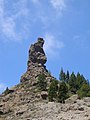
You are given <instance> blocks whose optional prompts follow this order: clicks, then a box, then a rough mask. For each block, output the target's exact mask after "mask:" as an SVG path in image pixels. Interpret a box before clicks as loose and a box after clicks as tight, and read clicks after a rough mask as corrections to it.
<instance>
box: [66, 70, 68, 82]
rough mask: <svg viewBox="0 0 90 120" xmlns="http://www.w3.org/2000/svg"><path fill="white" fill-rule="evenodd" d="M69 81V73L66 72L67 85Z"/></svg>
mask: <svg viewBox="0 0 90 120" xmlns="http://www.w3.org/2000/svg"><path fill="white" fill-rule="evenodd" d="M68 81H69V71H68V70H67V74H66V82H67V83H68Z"/></svg>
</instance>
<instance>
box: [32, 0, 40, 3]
mask: <svg viewBox="0 0 90 120" xmlns="http://www.w3.org/2000/svg"><path fill="white" fill-rule="evenodd" d="M32 2H33V3H34V4H38V3H40V0H32Z"/></svg>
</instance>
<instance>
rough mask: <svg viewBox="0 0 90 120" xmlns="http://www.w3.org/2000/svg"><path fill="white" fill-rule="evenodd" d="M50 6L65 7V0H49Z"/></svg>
mask: <svg viewBox="0 0 90 120" xmlns="http://www.w3.org/2000/svg"><path fill="white" fill-rule="evenodd" d="M50 2H51V4H52V6H53V7H54V8H55V9H56V10H61V11H62V10H64V9H65V8H66V4H65V0H50Z"/></svg>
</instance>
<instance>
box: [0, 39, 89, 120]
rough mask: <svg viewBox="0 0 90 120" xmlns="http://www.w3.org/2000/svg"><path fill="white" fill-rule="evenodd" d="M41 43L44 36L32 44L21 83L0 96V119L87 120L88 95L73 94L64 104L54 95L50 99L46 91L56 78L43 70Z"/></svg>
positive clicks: (44, 67)
mask: <svg viewBox="0 0 90 120" xmlns="http://www.w3.org/2000/svg"><path fill="white" fill-rule="evenodd" d="M43 44H44V40H43V38H38V40H37V42H36V43H34V44H32V45H31V47H30V49H29V57H28V62H27V71H26V72H25V74H23V75H22V76H21V79H20V83H19V84H18V85H16V86H14V87H12V88H10V89H8V88H7V89H6V90H5V91H4V92H3V93H2V94H1V95H0V120H90V97H86V98H85V97H84V98H83V99H80V98H79V97H78V95H77V94H75V95H72V96H70V97H69V98H67V99H65V103H64V104H62V103H59V102H57V100H56V99H55V98H54V99H53V101H52V102H50V101H49V99H48V90H49V87H50V85H51V83H52V81H53V79H54V80H56V79H55V78H54V77H53V76H52V75H51V74H50V73H49V72H48V70H47V69H46V66H45V63H46V61H47V57H46V55H45V52H44V50H43ZM41 75H44V76H41ZM39 78H40V79H39ZM41 78H43V79H45V81H44V82H43V81H42V79H41Z"/></svg>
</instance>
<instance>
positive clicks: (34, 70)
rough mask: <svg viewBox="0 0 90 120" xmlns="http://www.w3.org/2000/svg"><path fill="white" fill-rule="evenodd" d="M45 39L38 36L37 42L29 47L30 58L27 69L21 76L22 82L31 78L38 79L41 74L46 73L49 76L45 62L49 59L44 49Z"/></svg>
mask: <svg viewBox="0 0 90 120" xmlns="http://www.w3.org/2000/svg"><path fill="white" fill-rule="evenodd" d="M43 45H44V40H43V38H38V40H37V42H36V43H35V44H32V45H31V47H30V49H29V59H28V64H27V65H28V67H27V71H26V73H25V74H24V75H22V77H21V80H20V81H21V82H24V81H26V80H30V79H36V78H37V77H38V75H39V74H42V73H44V74H45V75H46V76H47V77H48V76H49V74H48V71H47V69H46V66H45V63H46V61H47V58H46V55H45V53H44V50H43Z"/></svg>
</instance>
